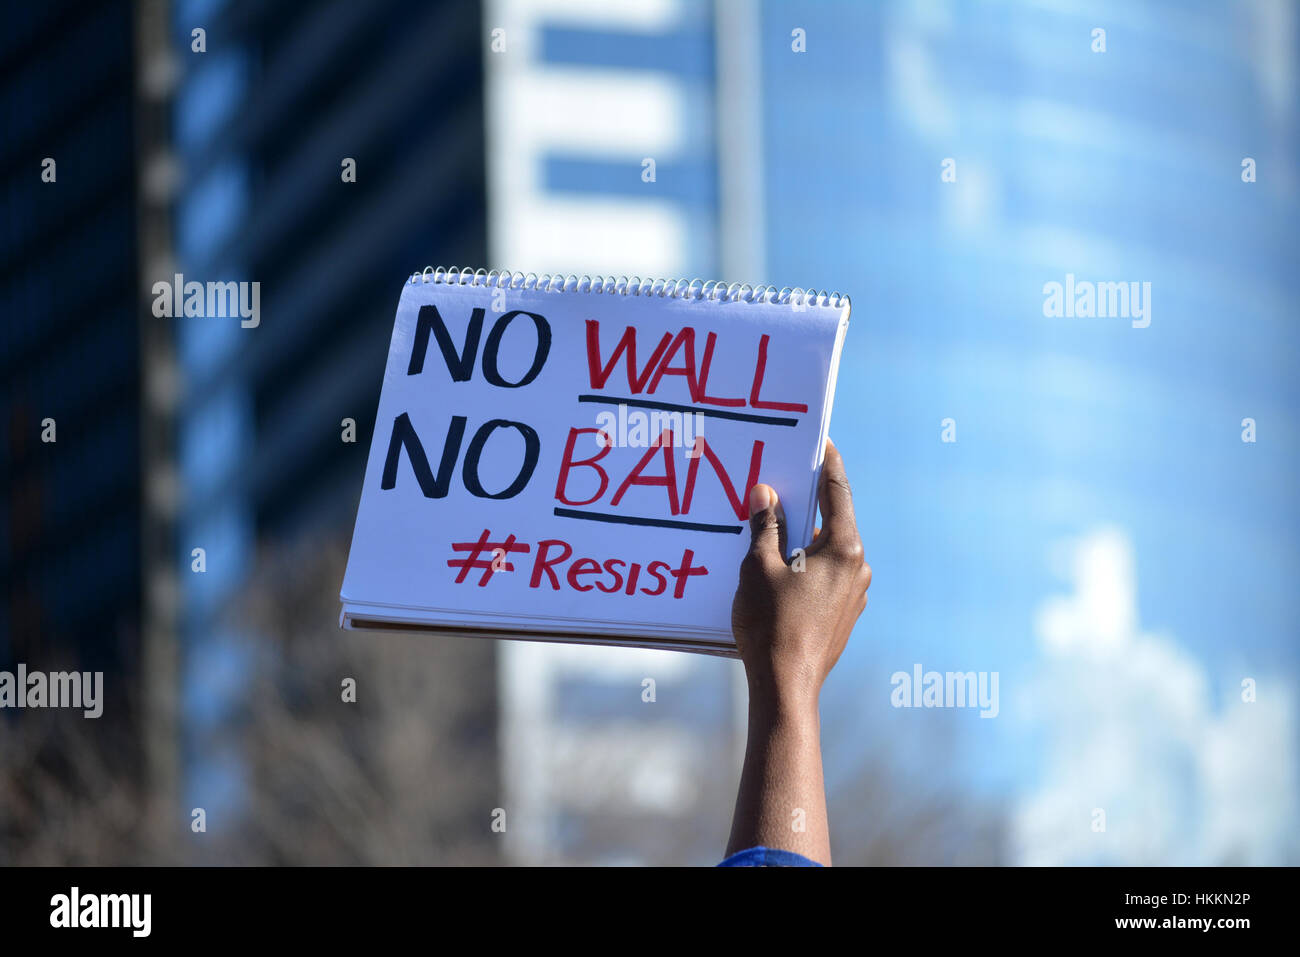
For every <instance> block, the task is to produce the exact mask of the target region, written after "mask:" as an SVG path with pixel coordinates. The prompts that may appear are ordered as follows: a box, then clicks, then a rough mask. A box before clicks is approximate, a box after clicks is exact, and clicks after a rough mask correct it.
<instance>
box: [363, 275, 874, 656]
mask: <svg viewBox="0 0 1300 957" xmlns="http://www.w3.org/2000/svg"><path fill="white" fill-rule="evenodd" d="M848 320H849V300H848V297H847V296H841V295H840V294H839V293H822V292H816V291H804V290H802V289H791V288H785V289H778V288H776V287H774V286H751V285H748V284H745V285H741V284H734V283H733V284H726V283H720V282H702V281H700V280H693V281H686V280H640V279H627V278H618V279H605V278H601V277H596V278H588V277H581V278H578V277H574V276H560V275H555V276H552V275H544V276H540V277H538V276H535V275H532V274H528V275H524V274H521V273H506V272H496V271H492V272H487V271H484V270H477V271H471V270H467V269H465V270H458V269H432V268H430V269H426V270H425V271H424V272H422V273H416V274H415V275H413V276H411V277H410V279H409V280H408V281H407V282H406V284H405V285H404V287H403V290H402V295H401V298H400V300H399V302H398V305H397V316H396V320H395V322H394V325H393V335H392V340H391V345H390V348H389V352H388V362H387V365H386V368H385V371H384V380H383V384H382V388H381V390H380V395H379V410H378V415H377V419H376V422H375V428H374V432H373V435H372V439H371V445H370V453H369V457H368V459H367V462H366V469H365V477H364V480H363V484H362V488H361V497H360V504H359V506H358V508H357V518H356V525H355V528H354V531H353V537H352V547H351V550H350V552H349V555H348V565H347V571H346V573H345V576H344V580H343V586H342V589H341V591H340V598H341V600H342V614H341V619H340V621H341V624H342V626H343V627H344V628H355V629H362V628H364V629H376V630H404V631H411V630H414V631H427V632H430V633H439V634H455V635H465V636H477V637H494V638H520V639H528V640H538V641H565V642H581V643H590V644H604V645H622V646H628V647H642V648H672V649H680V650H684V651H693V652H700V653H706V654H715V655H727V656H734V655H735V653H736V650H735V644H734V642H733V640H732V635H731V599H732V595H733V593H734V591H735V587H736V581H737V575H738V569H739V566H740V562H741V559H742V558H743V557H744V554H745V552H746V550H747V548H748V546H749V527H748V523H747V504H746V503H747V497H748V492H749V489H750V488H751V487H752V486H753V485H754V484H756V483H757V482H760V481H761V482H765V483H767V484H769V485H771V486H773V487H775V488H776V490H777V492H778V493H779V495H780V496H781V500H782V503H783V505H784V508H785V513H786V518H787V521H788V523H789V543H790V547H791V548H793V547H795V546H796V545H798V544H800V543H806V542H808V541H809V539H810V538H811V536H812V532H813V524H814V519H815V513H816V508H817V504H816V488H817V480H818V475H819V472H820V469H821V463H822V454H823V450H824V447H825V441H826V434H827V430H828V428H829V424H830V416H831V402H832V399H833V397H834V393H835V376H836V370H837V368H838V365H839V358H840V351H841V348H842V346H843V343H844V336H845V332H846V331H847V328H848Z"/></svg>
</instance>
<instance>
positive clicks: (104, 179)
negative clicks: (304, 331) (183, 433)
mask: <svg viewBox="0 0 1300 957" xmlns="http://www.w3.org/2000/svg"><path fill="white" fill-rule="evenodd" d="M131 26H132V23H131V12H130V9H129V7H128V6H127V5H126V4H124V3H121V4H104V5H100V6H94V7H92V8H89V9H87V8H85V6H84V5H82V4H76V3H67V2H50V3H42V4H31V5H20V6H17V7H13V8H12V9H8V10H6V12H5V28H4V30H3V31H0V72H2V73H3V84H0V90H2V91H3V92H2V94H0V95H2V96H3V102H2V103H0V116H3V127H4V135H3V137H2V138H0V180H2V181H3V183H4V186H3V188H2V190H0V209H2V210H3V233H2V234H0V317H2V319H0V406H3V408H4V410H5V415H4V417H3V420H0V474H2V475H3V487H0V497H2V498H3V499H4V503H5V505H4V511H3V513H2V514H0V670H10V669H12V668H13V667H14V666H15V664H16V663H17V662H24V663H26V664H27V665H28V667H30V668H32V669H34V670H42V669H53V668H64V667H77V668H85V669H90V670H103V671H105V672H106V673H107V675H108V679H107V680H106V682H105V693H106V695H107V697H108V702H107V704H106V707H105V720H107V721H109V722H118V721H121V720H123V719H127V720H131V719H133V718H135V717H138V714H137V712H136V711H135V710H134V709H135V703H136V702H135V699H134V695H133V692H134V690H135V684H136V682H135V678H136V668H137V667H138V663H139V651H140V649H139V627H140V581H141V577H140V567H139V562H138V561H137V555H138V552H139V542H140V499H139V494H138V489H139V481H140V464H139V457H140V436H139V425H138V408H139V388H138V381H139V361H138V354H139V346H138V341H137V326H136V314H135V305H136V299H135V295H136V263H135V246H134V244H133V241H132V237H133V233H134V229H135V205H134V204H135V169H134V166H133V163H132V156H133V141H132V135H133V130H134V124H133V121H132V110H133V101H132V92H131V91H132V85H131V77H132V46H133V45H132V37H131ZM5 717H6V718H8V717H10V715H6V716H5Z"/></svg>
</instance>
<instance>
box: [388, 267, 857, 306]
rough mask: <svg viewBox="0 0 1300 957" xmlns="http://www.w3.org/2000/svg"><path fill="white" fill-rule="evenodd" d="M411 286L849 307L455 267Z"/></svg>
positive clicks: (830, 296)
mask: <svg viewBox="0 0 1300 957" xmlns="http://www.w3.org/2000/svg"><path fill="white" fill-rule="evenodd" d="M409 282H411V283H417V282H426V283H429V282H434V283H442V284H445V285H461V286H486V287H491V288H498V289H524V290H532V291H537V292H581V293H586V294H590V295H615V296H658V297H660V298H663V299H690V300H694V301H697V302H699V301H704V300H709V301H712V302H738V301H739V302H760V303H762V302H771V303H779V304H781V305H787V304H788V305H796V306H834V307H835V308H839V307H842V306H847V305H849V297H848V296H844V295H841V294H840V293H838V292H823V291H819V290H816V289H801V288H799V287H794V288H792V287H790V286H784V287H782V288H780V289H778V288H777V287H776V286H764V285H752V284H750V283H747V282H746V283H739V282H733V283H725V282H719V281H717V280H710V281H708V282H705V281H704V280H703V279H691V280H686V279H641V278H640V277H632V278H630V279H629V278H628V277H627V276H619V277H618V278H614V277H612V276H611V277H608V278H606V277H603V276H594V277H593V276H574V275H572V274H569V275H563V274H560V273H555V274H551V273H545V274H543V275H541V276H539V275H537V274H536V273H531V272H530V273H522V272H507V271H505V270H500V269H491V270H488V269H469V268H468V267H466V268H464V269H458V268H456V267H455V266H445V267H444V266H438V267H434V266H426V267H425V268H424V269H423V270H422V271H421V272H417V273H412V274H411V278H410V280H409Z"/></svg>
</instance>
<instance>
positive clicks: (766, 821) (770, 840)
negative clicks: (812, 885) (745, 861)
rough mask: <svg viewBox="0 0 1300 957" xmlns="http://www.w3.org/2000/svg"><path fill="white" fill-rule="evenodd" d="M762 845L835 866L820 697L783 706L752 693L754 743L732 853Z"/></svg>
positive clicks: (743, 777)
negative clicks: (828, 815) (822, 740)
mask: <svg viewBox="0 0 1300 957" xmlns="http://www.w3.org/2000/svg"><path fill="white" fill-rule="evenodd" d="M759 846H762V847H771V848H779V849H781V850H787V851H794V852H795V853H797V854H802V855H803V856H804V857H808V858H811V859H812V860H814V861H817V862H818V863H820V864H826V865H829V864H830V863H831V848H830V833H829V826H828V824H827V818H826V799H825V789H824V787H823V781H822V755H821V737H820V719H819V717H818V714H817V702H816V699H815V698H812V699H811V700H801V701H798V702H788V703H782V702H778V701H776V700H775V699H774V698H773V697H771V696H768V695H766V694H762V693H758V694H756V693H755V692H754V690H753V689H751V692H750V699H749V742H748V745H747V747H746V750H745V765H744V769H743V770H742V771H741V775H740V791H739V793H738V794H737V796H736V813H735V816H734V818H733V819H732V827H731V840H730V842H729V843H728V845H727V854H728V855H731V854H734V853H737V852H739V851H743V850H745V849H746V848H750V847H759Z"/></svg>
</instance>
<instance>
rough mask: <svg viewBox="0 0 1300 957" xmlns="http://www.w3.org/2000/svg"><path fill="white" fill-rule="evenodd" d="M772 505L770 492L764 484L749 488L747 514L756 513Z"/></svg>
mask: <svg viewBox="0 0 1300 957" xmlns="http://www.w3.org/2000/svg"><path fill="white" fill-rule="evenodd" d="M771 505H772V493H771V492H770V491H768V488H767V486H766V485H755V486H754V487H753V488H751V489H750V490H749V514H750V515H751V516H753V515H757V514H758V513H759V512H761V511H763V510H764V509H765V508H769V507H771Z"/></svg>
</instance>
